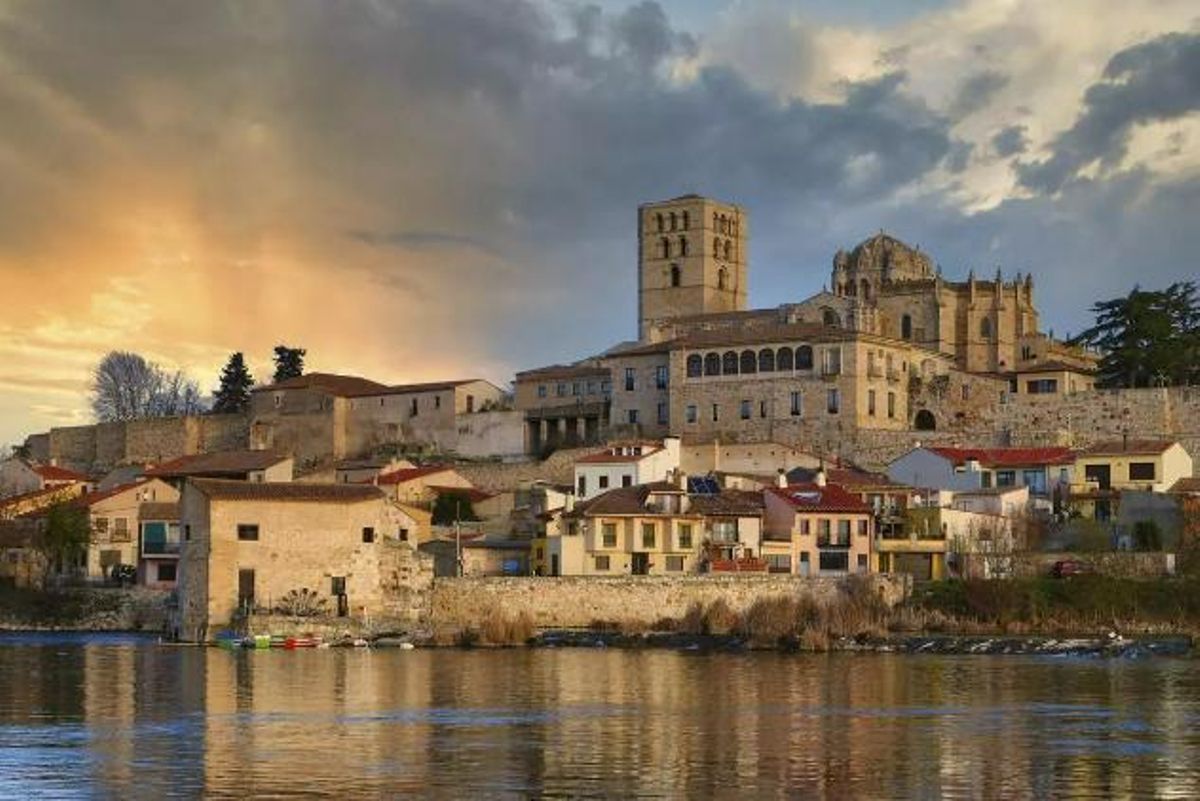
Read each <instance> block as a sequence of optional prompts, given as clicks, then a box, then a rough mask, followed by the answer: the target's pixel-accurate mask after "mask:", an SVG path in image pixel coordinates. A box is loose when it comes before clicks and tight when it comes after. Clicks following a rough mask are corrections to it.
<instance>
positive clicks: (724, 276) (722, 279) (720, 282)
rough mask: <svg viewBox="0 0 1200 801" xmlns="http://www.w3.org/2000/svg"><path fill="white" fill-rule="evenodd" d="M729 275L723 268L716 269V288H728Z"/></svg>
mask: <svg viewBox="0 0 1200 801" xmlns="http://www.w3.org/2000/svg"><path fill="white" fill-rule="evenodd" d="M728 284H729V277H728V273H726V272H725V268H724V267H722V268H721V269H719V270H717V289H728V288H729V287H728Z"/></svg>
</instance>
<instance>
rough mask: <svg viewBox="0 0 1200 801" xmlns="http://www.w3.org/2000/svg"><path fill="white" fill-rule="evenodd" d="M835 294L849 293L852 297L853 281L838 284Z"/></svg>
mask: <svg viewBox="0 0 1200 801" xmlns="http://www.w3.org/2000/svg"><path fill="white" fill-rule="evenodd" d="M837 294H839V295H849V296H850V297H854V282H853V281H851V282H850V283H848V284H838V287H837Z"/></svg>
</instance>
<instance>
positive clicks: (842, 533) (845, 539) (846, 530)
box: [837, 520, 850, 545]
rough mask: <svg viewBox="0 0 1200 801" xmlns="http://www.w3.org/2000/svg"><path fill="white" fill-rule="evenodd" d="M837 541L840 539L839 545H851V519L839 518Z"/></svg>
mask: <svg viewBox="0 0 1200 801" xmlns="http://www.w3.org/2000/svg"><path fill="white" fill-rule="evenodd" d="M837 541H838V545H849V544H850V521H849V520H839V521H838V538H837Z"/></svg>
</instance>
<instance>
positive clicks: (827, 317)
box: [821, 308, 842, 327]
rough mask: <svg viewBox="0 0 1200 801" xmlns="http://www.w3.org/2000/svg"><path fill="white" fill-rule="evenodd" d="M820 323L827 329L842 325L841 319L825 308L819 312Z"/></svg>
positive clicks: (835, 313)
mask: <svg viewBox="0 0 1200 801" xmlns="http://www.w3.org/2000/svg"><path fill="white" fill-rule="evenodd" d="M821 322H822V323H823V324H825V325H826V326H827V327H829V326H840V325H841V324H842V318H841V317H839V316H838V313H837V312H835V311H834V310H833V309H829V308H825V309H822V310H821Z"/></svg>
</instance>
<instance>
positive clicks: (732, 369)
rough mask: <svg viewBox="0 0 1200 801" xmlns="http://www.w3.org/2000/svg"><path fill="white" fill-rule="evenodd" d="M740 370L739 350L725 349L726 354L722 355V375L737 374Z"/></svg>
mask: <svg viewBox="0 0 1200 801" xmlns="http://www.w3.org/2000/svg"><path fill="white" fill-rule="evenodd" d="M737 371H738V355H737V351H732V350H728V351H725V355H724V356H722V357H721V374H722V375H737Z"/></svg>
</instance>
